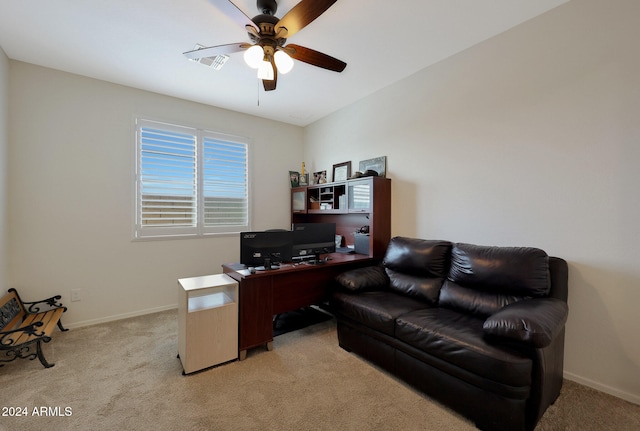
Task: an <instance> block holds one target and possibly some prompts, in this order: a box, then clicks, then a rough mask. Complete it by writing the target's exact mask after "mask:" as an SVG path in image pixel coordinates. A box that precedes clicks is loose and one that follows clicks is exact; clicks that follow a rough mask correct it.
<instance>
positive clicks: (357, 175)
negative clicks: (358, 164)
mask: <svg viewBox="0 0 640 431" xmlns="http://www.w3.org/2000/svg"><path fill="white" fill-rule="evenodd" d="M377 176H378V173H377V172H376V171H374V170H372V169H367V170H366V171H364V172H360V171H357V172H356V173H355V174H353V175H351V176H350V177H349V179H350V180H355V179H356V178H364V177H377Z"/></svg>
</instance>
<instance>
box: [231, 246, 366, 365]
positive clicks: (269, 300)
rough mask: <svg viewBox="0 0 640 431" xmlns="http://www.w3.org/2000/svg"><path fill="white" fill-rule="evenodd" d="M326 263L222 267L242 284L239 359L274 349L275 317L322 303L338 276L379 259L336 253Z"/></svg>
mask: <svg viewBox="0 0 640 431" xmlns="http://www.w3.org/2000/svg"><path fill="white" fill-rule="evenodd" d="M325 256H328V257H329V259H330V260H329V261H328V262H326V263H323V264H318V265H310V264H304V263H303V264H298V265H294V264H291V263H289V264H282V265H281V266H280V268H278V269H272V270H268V271H256V272H255V273H254V274H251V273H250V272H249V270H248V269H246V268H245V266H244V265H242V264H239V263H229V264H225V265H222V270H223V272H224V273H225V274H227V275H228V276H230V277H231V278H233V279H234V280H236V281H237V282H238V285H239V294H240V303H239V307H240V315H239V322H238V350H239V355H238V356H239V358H240V360H243V359H244V358H245V357H246V355H247V349H250V348H252V347H257V346H261V345H266V347H267V349H268V350H271V349H272V348H273V316H274V315H276V314H279V313H284V312H286V311H292V310H297V309H298V308H302V307H307V306H309V305H314V304H320V303H321V302H322V301H324V300H325V298H326V295H327V291H328V289H329V287H330V286H331V282H332V280H333V279H334V278H335V276H336V275H338V274H340V273H341V272H344V271H347V270H349V269H353V268H357V267H361V266H366V265H371V264H372V263H373V262H375V259H373V258H370V257H369V256H365V255H361V254H344V253H332V254H329V255H323V257H325Z"/></svg>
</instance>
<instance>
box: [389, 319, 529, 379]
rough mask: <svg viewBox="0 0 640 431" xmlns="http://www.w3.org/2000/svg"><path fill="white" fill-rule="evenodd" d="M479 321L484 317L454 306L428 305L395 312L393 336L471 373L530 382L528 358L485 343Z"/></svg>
mask: <svg viewBox="0 0 640 431" xmlns="http://www.w3.org/2000/svg"><path fill="white" fill-rule="evenodd" d="M483 323H484V319H480V318H477V317H474V316H473V315H469V314H463V313H459V312H457V311H455V310H451V309H447V308H428V309H422V310H416V311H413V312H410V313H405V314H403V315H402V316H399V317H398V319H397V322H396V332H395V336H396V338H398V339H399V340H401V341H403V342H405V343H407V344H409V345H411V346H413V347H415V348H416V349H418V350H420V351H423V352H426V353H428V354H430V355H433V356H435V357H437V358H439V359H442V360H443V361H445V362H448V363H450V364H453V365H455V366H457V367H460V368H462V369H463V370H466V371H468V372H470V373H472V374H476V375H478V376H481V377H484V378H486V379H489V380H492V381H495V382H498V383H503V384H506V385H510V386H523V387H524V386H529V385H531V372H532V361H531V359H530V358H529V357H527V356H526V355H525V354H523V353H519V352H517V351H515V350H510V349H509V348H508V347H505V346H498V345H493V344H489V343H487V342H486V341H485V339H484V331H483V327H482V326H483Z"/></svg>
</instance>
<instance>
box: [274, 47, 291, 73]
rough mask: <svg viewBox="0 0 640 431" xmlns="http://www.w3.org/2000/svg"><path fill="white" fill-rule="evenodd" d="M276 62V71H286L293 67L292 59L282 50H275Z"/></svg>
mask: <svg viewBox="0 0 640 431" xmlns="http://www.w3.org/2000/svg"><path fill="white" fill-rule="evenodd" d="M273 59H274V60H275V62H276V66H277V67H278V72H280V73H282V74H283V75H284V74H285V73H288V72H290V71H291V69H293V59H292V58H291V57H289V55H288V54H287V53H286V52H284V51H276V53H275V55H274V58H273Z"/></svg>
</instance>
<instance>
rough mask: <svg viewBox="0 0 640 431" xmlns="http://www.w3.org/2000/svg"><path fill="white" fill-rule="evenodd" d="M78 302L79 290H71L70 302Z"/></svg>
mask: <svg viewBox="0 0 640 431" xmlns="http://www.w3.org/2000/svg"><path fill="white" fill-rule="evenodd" d="M75 301H80V289H71V302H75Z"/></svg>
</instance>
